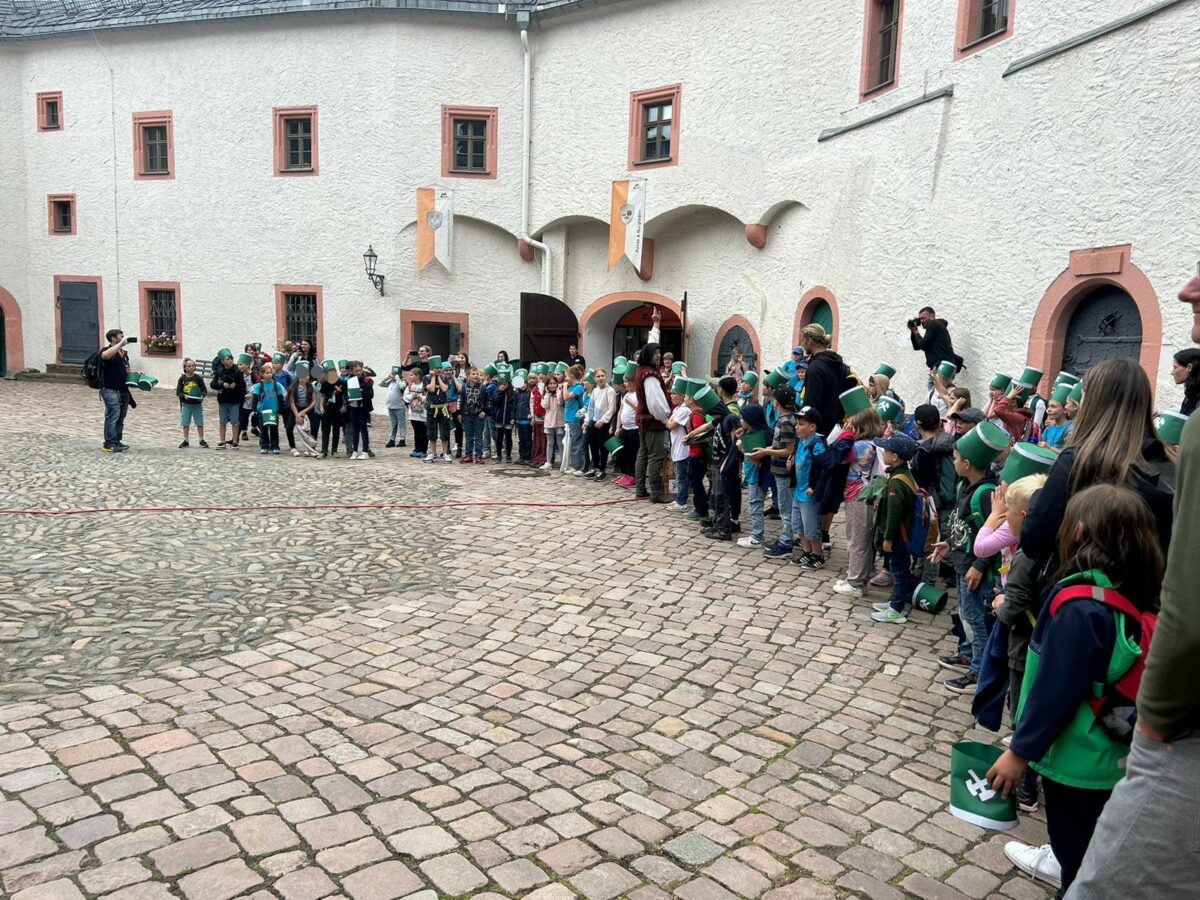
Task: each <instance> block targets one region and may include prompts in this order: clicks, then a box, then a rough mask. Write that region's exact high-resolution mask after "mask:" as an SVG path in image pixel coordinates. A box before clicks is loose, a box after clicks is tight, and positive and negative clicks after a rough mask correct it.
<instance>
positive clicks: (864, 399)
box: [838, 384, 871, 416]
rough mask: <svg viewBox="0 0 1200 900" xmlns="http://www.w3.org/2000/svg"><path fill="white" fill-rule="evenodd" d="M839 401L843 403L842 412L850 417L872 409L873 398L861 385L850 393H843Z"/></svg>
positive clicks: (839, 396)
mask: <svg viewBox="0 0 1200 900" xmlns="http://www.w3.org/2000/svg"><path fill="white" fill-rule="evenodd" d="M838 400H840V401H841V402H842V410H843V411H844V412H845V413H846V415H848V416H852V415H854V414H855V413H860V412H862V411H863V410H864V409H870V408H871V398H870V397H869V396H868V395H867V389H866V388H864V387H863V386H862V385H861V384H860V385H857V386H855V387H852V388H850V390H848V391H842V392H841V393H840V394H839V395H838Z"/></svg>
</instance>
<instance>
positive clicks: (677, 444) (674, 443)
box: [667, 378, 692, 512]
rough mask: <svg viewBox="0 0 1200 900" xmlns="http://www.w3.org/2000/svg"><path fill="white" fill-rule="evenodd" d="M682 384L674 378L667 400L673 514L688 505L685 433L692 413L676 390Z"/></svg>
mask: <svg viewBox="0 0 1200 900" xmlns="http://www.w3.org/2000/svg"><path fill="white" fill-rule="evenodd" d="M682 382H683V379H682V378H676V379H675V383H674V384H673V385H672V390H671V393H670V395H669V396H668V399H669V400H670V401H671V415H670V417H669V418H668V419H667V434H668V436H669V437H670V440H671V465H672V466H674V470H675V502H674V503H672V504H671V506H670V507H669V508H670V509H672V510H674V511H675V512H686V511H687V504H688V487H689V486H690V484H691V479H690V478H689V477H688V475H689V471H688V445H687V440H686V438H687V433H688V431H689V430H690V427H689V423H690V422H691V418H692V411H691V409H690V408H689V407H688V405H687V397H686V396H685V395H684V393H683V391H681V390H677V389H676V388H679V387H680V386H681V384H682Z"/></svg>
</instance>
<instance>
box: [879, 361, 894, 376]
mask: <svg viewBox="0 0 1200 900" xmlns="http://www.w3.org/2000/svg"><path fill="white" fill-rule="evenodd" d="M875 374H876V375H882V376H883V377H884V378H895V377H896V370H895V369H894V368H893V367H891V366H889V365H888V364H887V363H880V364H879V368H878V369H876V370H875Z"/></svg>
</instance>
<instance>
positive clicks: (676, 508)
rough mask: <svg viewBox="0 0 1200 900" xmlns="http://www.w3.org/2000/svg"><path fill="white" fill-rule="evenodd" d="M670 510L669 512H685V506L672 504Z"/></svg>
mask: <svg viewBox="0 0 1200 900" xmlns="http://www.w3.org/2000/svg"><path fill="white" fill-rule="evenodd" d="M670 509H671V512H687V504H686V503H683V504H679V503H672V504H671V507H670Z"/></svg>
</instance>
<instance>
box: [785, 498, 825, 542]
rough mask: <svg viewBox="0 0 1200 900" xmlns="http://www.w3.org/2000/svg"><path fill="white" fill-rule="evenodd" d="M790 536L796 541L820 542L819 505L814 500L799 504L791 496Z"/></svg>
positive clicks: (799, 502)
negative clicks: (806, 539)
mask: <svg viewBox="0 0 1200 900" xmlns="http://www.w3.org/2000/svg"><path fill="white" fill-rule="evenodd" d="M792 534H793V535H794V536H795V538H796V540H799V539H800V538H808V539H809V540H810V541H819V540H821V504H819V503H818V502H817V501H816V500H815V499H811V498H810V499H809V500H806V501H804V502H801V501H799V500H797V499H796V495H795V493H793V494H792Z"/></svg>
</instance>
